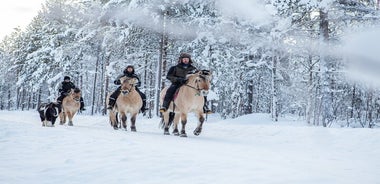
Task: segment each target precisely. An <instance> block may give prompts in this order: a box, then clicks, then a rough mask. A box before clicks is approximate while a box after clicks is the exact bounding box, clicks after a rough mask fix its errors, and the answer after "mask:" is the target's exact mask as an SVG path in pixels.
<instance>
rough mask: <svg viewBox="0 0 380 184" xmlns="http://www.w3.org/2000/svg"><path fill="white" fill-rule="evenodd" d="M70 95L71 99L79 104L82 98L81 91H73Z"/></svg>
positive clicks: (76, 89) (77, 89)
mask: <svg viewBox="0 0 380 184" xmlns="http://www.w3.org/2000/svg"><path fill="white" fill-rule="evenodd" d="M69 95H70V96H71V98H73V100H75V101H76V102H79V101H80V97H81V91H80V89H79V88H75V89H71V92H70V94H69Z"/></svg>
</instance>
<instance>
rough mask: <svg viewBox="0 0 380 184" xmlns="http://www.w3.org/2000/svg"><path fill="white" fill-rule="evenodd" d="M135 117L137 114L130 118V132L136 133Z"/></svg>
mask: <svg viewBox="0 0 380 184" xmlns="http://www.w3.org/2000/svg"><path fill="white" fill-rule="evenodd" d="M136 116H137V113H135V114H133V115H132V117H131V131H132V132H136Z"/></svg>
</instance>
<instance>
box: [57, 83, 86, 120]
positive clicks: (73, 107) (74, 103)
mask: <svg viewBox="0 0 380 184" xmlns="http://www.w3.org/2000/svg"><path fill="white" fill-rule="evenodd" d="M80 97H81V91H80V89H78V88H75V89H71V91H70V93H69V94H68V95H67V96H66V97H65V98H64V99H63V100H62V112H61V113H60V114H59V119H60V125H63V124H65V123H66V118H68V119H69V123H68V125H69V126H73V117H74V115H75V114H76V113H77V112H78V110H79V108H80Z"/></svg>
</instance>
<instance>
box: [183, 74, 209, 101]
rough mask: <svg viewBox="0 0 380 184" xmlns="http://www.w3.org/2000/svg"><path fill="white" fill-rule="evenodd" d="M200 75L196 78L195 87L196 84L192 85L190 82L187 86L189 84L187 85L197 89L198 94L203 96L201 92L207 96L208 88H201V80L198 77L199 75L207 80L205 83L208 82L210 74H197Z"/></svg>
mask: <svg viewBox="0 0 380 184" xmlns="http://www.w3.org/2000/svg"><path fill="white" fill-rule="evenodd" d="M197 75H198V76H197V77H196V78H195V85H196V87H194V86H190V85H189V84H187V83H186V84H185V86H187V87H189V88H192V89H195V90H196V91H197V93H196V96H201V94H202V96H207V94H208V90H207V91H206V90H205V89H204V88H200V87H199V82H200V80H199V79H198V77H199V78H201V79H203V80H204V81H205V83H207V82H208V80H209V79H208V76H206V75H202V74H197Z"/></svg>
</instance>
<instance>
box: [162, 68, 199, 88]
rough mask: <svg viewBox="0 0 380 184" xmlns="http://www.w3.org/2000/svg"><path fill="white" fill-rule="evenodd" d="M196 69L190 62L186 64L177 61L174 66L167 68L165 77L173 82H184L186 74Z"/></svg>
mask: <svg viewBox="0 0 380 184" xmlns="http://www.w3.org/2000/svg"><path fill="white" fill-rule="evenodd" d="M196 70H197V68H195V67H194V66H193V65H191V64H187V65H186V64H183V63H178V64H177V65H176V66H172V67H171V68H170V69H169V71H168V74H167V75H166V78H167V79H169V80H170V81H171V82H172V83H173V84H179V85H181V84H184V83H185V82H186V75H187V74H189V73H192V72H194V71H196Z"/></svg>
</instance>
